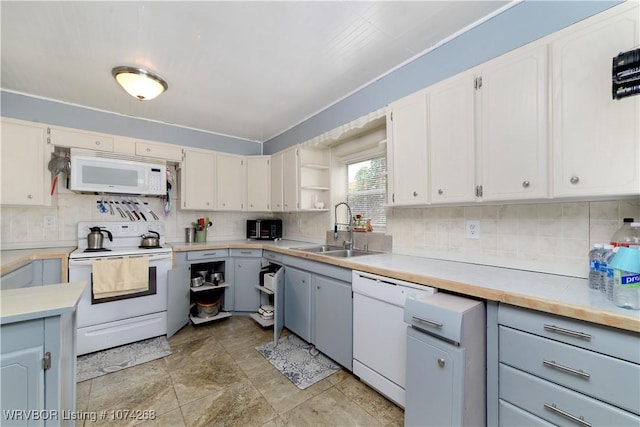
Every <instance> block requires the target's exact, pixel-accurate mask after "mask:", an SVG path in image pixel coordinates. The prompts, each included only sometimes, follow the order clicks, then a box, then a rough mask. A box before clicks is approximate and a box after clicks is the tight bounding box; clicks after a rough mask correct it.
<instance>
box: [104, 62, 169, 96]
mask: <svg viewBox="0 0 640 427" xmlns="http://www.w3.org/2000/svg"><path fill="white" fill-rule="evenodd" d="M111 74H112V75H113V77H115V79H116V81H117V82H118V83H119V84H120V86H122V87H123V88H124V90H126V91H127V93H128V94H129V95H131V96H133V97H134V98H138V99H139V100H140V101H148V100H150V99H153V98H155V97H156V96H158V95H160V94H161V93H162V92H164V91H165V90H167V88H168V87H169V85H168V84H167V82H165V81H164V80H163V79H162V77H160V76H157V75H155V74H153V73H152V72H150V71H147V70H145V69H143V68H136V67H128V66H120V67H115V68H114V69H113V70H111Z"/></svg>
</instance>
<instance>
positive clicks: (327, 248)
mask: <svg viewBox="0 0 640 427" xmlns="http://www.w3.org/2000/svg"><path fill="white" fill-rule="evenodd" d="M295 249H297V250H299V251H303V252H314V253H324V252H330V251H341V250H344V249H343V247H342V246H333V245H322V246H311V247H308V248H304V247H303V248H295Z"/></svg>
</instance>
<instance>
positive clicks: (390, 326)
mask: <svg viewBox="0 0 640 427" xmlns="http://www.w3.org/2000/svg"><path fill="white" fill-rule="evenodd" d="M352 274H353V276H352V279H353V280H352V289H353V373H354V374H355V375H357V376H358V377H360V380H362V381H363V382H365V383H367V384H369V385H370V386H371V387H372V388H374V389H376V390H377V391H379V392H380V393H381V394H383V395H384V396H386V397H387V398H388V399H389V400H392V401H393V402H395V403H396V404H397V405H398V406H401V407H402V408H404V405H405V382H406V379H405V377H406V360H407V351H406V348H407V325H406V324H405V323H404V305H405V301H406V299H407V298H414V297H415V298H421V297H426V296H429V295H433V294H434V293H436V292H437V290H436V289H434V288H431V287H428V286H422V285H418V284H415V283H409V282H404V281H401V280H395V279H390V278H388V277H383V276H378V275H375V274H370V273H364V272H360V271H355V270H354V271H353V273H352Z"/></svg>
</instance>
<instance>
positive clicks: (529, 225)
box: [0, 192, 640, 274]
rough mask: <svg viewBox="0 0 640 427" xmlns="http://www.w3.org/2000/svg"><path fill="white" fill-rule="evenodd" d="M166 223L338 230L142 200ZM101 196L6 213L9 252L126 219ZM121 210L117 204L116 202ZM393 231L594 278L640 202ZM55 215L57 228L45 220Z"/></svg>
mask: <svg viewBox="0 0 640 427" xmlns="http://www.w3.org/2000/svg"><path fill="white" fill-rule="evenodd" d="M141 199H143V200H144V201H145V202H147V203H148V204H149V205H148V206H149V208H151V209H152V210H153V211H154V212H155V213H156V214H157V215H158V216H159V217H160V219H161V220H162V221H164V222H165V227H166V236H165V237H166V239H167V241H168V242H183V241H184V228H185V227H188V226H190V224H191V222H193V221H195V220H196V219H197V218H198V217H207V216H208V217H209V218H210V219H211V221H212V222H213V227H211V228H210V229H209V233H208V235H207V240H209V241H215V240H225V239H243V238H244V237H245V226H246V220H247V219H255V218H271V217H275V218H280V219H282V220H283V228H284V233H285V236H284V237H286V238H289V239H295V240H304V241H310V242H324V241H325V238H326V232H327V230H333V221H334V219H333V212H330V211H325V212H303V213H278V214H270V213H250V212H206V211H202V212H201V211H183V210H179V209H177V206H179V203H180V201H179V199H177V198H176V195H174V196H173V209H172V210H171V211H170V212H169V213H166V214H165V213H164V209H163V207H164V199H162V198H156V197H145V198H141ZM98 200H100V197H99V196H92V195H78V194H74V193H70V192H63V193H60V194H57V195H56V196H54V198H53V203H52V204H53V206H52V207H41V208H24V207H3V208H0V218H1V228H0V233H1V235H0V239H1V241H2V249H19V248H27V247H46V246H66V245H69V246H73V245H75V241H76V233H77V231H76V228H77V223H78V221H94V220H95V221H100V220H102V221H104V220H106V221H110V220H113V221H119V220H122V218H120V216H119V215H118V214H117V211H116V210H114V215H111V214H110V213H107V214H103V213H100V211H99V210H98V209H97V201H98ZM114 206H115V205H114ZM387 215H388V216H387V221H388V227H387V234H390V235H392V236H393V248H394V252H398V253H414V254H420V253H424V254H427V255H430V256H431V255H433V254H436V255H437V256H438V257H442V258H451V259H461V258H464V259H468V260H472V261H474V260H481V261H478V262H485V261H486V260H490V263H492V264H495V265H504V266H511V264H512V262H515V263H516V264H521V262H522V261H526V262H527V263H528V264H529V265H535V264H540V266H541V267H540V270H541V271H546V269H548V267H547V266H554V268H551V269H550V270H554V271H555V267H558V266H560V267H562V266H567V267H568V268H569V269H570V270H571V271H578V272H579V273H578V274H581V273H580V272H582V271H583V270H584V274H586V272H587V270H586V262H585V259H586V258H585V257H586V254H587V253H588V251H589V248H590V247H591V246H592V245H593V244H594V243H603V242H608V239H609V238H610V237H611V235H612V234H613V233H614V232H615V231H616V230H617V229H618V228H619V227H620V225H621V224H622V218H624V217H633V218H636V219H637V220H639V221H640V198H634V199H625V200H619V201H606V202H600V201H594V202H562V203H541V204H519V205H515V204H510V205H486V206H469V207H425V208H390V209H388V210H387ZM46 216H53V217H55V225H54V226H53V227H47V226H45V217H46ZM467 220H480V229H481V235H480V239H467V238H466V237H465V222H466V221H467Z"/></svg>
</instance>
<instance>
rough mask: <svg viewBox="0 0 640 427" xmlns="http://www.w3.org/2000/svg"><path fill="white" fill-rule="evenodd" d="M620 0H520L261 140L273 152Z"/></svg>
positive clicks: (268, 150) (597, 11)
mask: <svg viewBox="0 0 640 427" xmlns="http://www.w3.org/2000/svg"><path fill="white" fill-rule="evenodd" d="M619 3H620V2H619V1H615V2H614V1H525V2H521V3H518V4H516V5H515V6H513V7H511V8H509V9H507V10H506V11H504V12H503V13H501V14H500V15H497V16H495V17H494V18H492V19H491V20H489V21H487V22H485V23H483V24H481V25H479V26H477V27H475V28H473V29H472V30H470V31H467V32H466V33H464V34H461V35H460V36H458V37H456V38H455V39H453V40H451V41H449V42H448V43H446V44H444V45H442V46H440V47H439V48H437V49H434V50H433V51H431V52H429V53H427V54H425V55H423V56H421V57H419V58H416V59H415V60H414V61H412V62H410V63H408V64H406V65H404V66H403V67H401V68H399V69H397V70H395V71H394V72H393V73H390V74H388V75H387V76H385V77H383V78H381V79H380V80H377V81H375V82H374V83H372V84H370V85H369V86H367V87H365V88H363V89H361V90H360V91H358V92H356V93H354V94H353V95H351V96H349V97H347V98H345V99H344V100H342V101H340V102H338V103H337V104H335V105H333V106H331V107H329V108H327V109H326V110H324V111H322V112H320V113H318V114H316V115H315V116H313V117H311V118H310V119H308V120H306V121H304V122H302V123H300V124H299V125H297V126H295V127H293V128H291V129H290V130H288V131H286V132H284V133H282V134H280V135H278V136H276V137H274V138H272V139H270V140H269V141H267V142H265V144H264V153H265V154H273V153H276V152H278V151H281V150H283V149H285V148H287V147H290V146H291V145H294V144H297V143H300V142H303V141H306V140H308V139H310V138H313V137H315V136H317V135H320V134H322V133H324V132H327V131H329V130H331V129H334V128H336V127H338V126H340V125H343V124H345V123H348V122H350V121H352V120H354V119H356V118H358V117H361V116H363V115H365V114H368V113H370V112H372V111H375V110H377V109H379V108H382V107H384V106H385V105H387V104H389V103H390V102H393V101H394V100H397V99H400V98H402V97H404V96H406V95H409V94H411V93H413V92H415V91H417V90H420V89H423V88H425V87H427V86H430V85H432V84H434V83H436V82H438V81H440V80H443V79H445V78H447V77H451V76H453V75H455V74H458V73H460V72H462V71H464V70H467V69H469V68H472V67H474V66H476V65H479V64H481V63H483V62H486V61H488V60H490V59H492V58H495V57H497V56H500V55H502V54H504V53H506V52H509V51H510V50H513V49H516V48H518V47H520V46H523V45H525V44H527V43H530V42H532V41H534V40H537V39H539V38H542V37H544V36H546V35H548V34H551V33H553V32H555V31H558V30H560V29H562V28H564V27H566V26H568V25H571V24H573V23H576V22H578V21H580V20H582V19H584V18H587V17H589V16H591V15H594V14H596V13H599V12H602V11H604V10H605V9H608V8H610V7H612V6H615V5H616V4H619Z"/></svg>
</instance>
